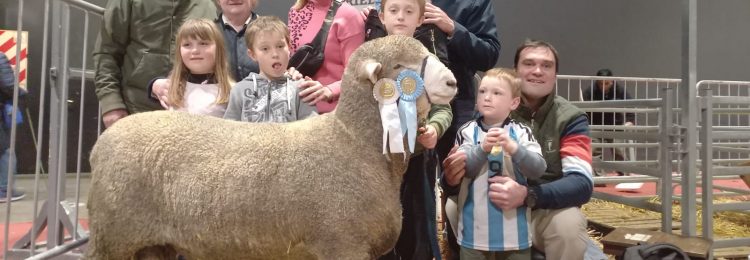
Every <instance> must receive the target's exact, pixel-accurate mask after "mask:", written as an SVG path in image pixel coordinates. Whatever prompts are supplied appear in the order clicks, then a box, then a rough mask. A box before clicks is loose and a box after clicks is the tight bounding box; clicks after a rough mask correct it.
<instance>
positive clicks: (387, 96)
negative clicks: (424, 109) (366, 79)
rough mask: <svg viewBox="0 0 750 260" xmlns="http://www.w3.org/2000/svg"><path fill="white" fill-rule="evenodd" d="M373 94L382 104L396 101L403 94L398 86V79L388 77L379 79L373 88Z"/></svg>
mask: <svg viewBox="0 0 750 260" xmlns="http://www.w3.org/2000/svg"><path fill="white" fill-rule="evenodd" d="M372 94H373V96H374V97H375V99H376V100H377V101H378V102H379V103H381V104H392V103H395V102H396V101H397V100H398V98H399V96H401V93H399V92H398V89H397V88H396V81H394V80H392V79H388V78H383V79H380V80H378V82H376V83H375V86H374V87H373V89H372Z"/></svg>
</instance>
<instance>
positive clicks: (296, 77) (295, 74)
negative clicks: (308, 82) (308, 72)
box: [286, 67, 304, 80]
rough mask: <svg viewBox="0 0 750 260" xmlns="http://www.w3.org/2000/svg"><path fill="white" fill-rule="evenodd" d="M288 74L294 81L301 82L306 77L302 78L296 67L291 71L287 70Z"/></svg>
mask: <svg viewBox="0 0 750 260" xmlns="http://www.w3.org/2000/svg"><path fill="white" fill-rule="evenodd" d="M286 73H287V74H288V75H289V77H290V78H291V79H292V80H300V79H302V78H304V76H302V73H300V72H299V71H298V70H297V68H295V67H289V69H287V70H286Z"/></svg>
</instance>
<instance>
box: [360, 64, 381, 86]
mask: <svg viewBox="0 0 750 260" xmlns="http://www.w3.org/2000/svg"><path fill="white" fill-rule="evenodd" d="M362 66H363V67H364V70H363V74H362V75H360V77H362V78H367V79H369V80H370V81H371V82H372V84H375V82H377V81H378V74H379V73H380V68H382V67H383V65H381V64H380V63H379V62H376V61H374V60H367V61H365V62H364V65H362Z"/></svg>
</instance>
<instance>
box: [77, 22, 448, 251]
mask: <svg viewBox="0 0 750 260" xmlns="http://www.w3.org/2000/svg"><path fill="white" fill-rule="evenodd" d="M428 58H429V59H436V58H435V57H434V56H430V54H429V52H428V51H427V50H426V49H425V48H424V47H422V45H421V44H420V43H419V42H418V41H416V40H414V39H412V38H409V37H401V36H389V37H385V38H382V39H378V40H375V41H371V42H368V43H366V44H364V45H362V47H360V48H359V49H358V50H357V51H355V53H354V54H353V55H352V57H351V61H350V63H349V65H348V67H347V69H346V72H345V73H344V77H343V83H342V94H341V99H340V102H339V105H338V108H337V109H336V110H335V112H332V113H328V114H325V115H321V116H317V117H311V118H308V119H305V120H301V121H295V122H292V123H283V124H282V123H253V124H248V123H244V122H236V121H230V120H223V119H219V118H213V117H207V116H197V115H190V114H188V113H183V112H170V111H158V112H149V113H140V114H135V115H132V116H128V117H126V118H124V119H122V120H120V121H118V122H117V123H116V124H114V125H113V126H112V127H111V128H109V129H107V130H106V131H105V132H104V133H103V134H102V136H101V137H100V138H99V140H98V141H97V143H96V145H95V147H94V150H93V152H92V154H91V158H90V162H91V167H92V172H93V173H92V184H91V191H90V192H89V200H88V204H87V205H88V209H89V216H90V230H91V239H90V242H89V243H90V244H89V247H88V250H87V257H88V258H89V259H130V258H133V257H135V258H146V257H151V258H156V259H175V255H176V254H180V255H183V256H185V257H186V258H187V259H316V258H317V259H373V258H376V257H377V256H380V255H382V254H384V253H385V252H386V251H388V250H389V249H390V248H392V247H393V246H394V244H395V243H396V240H397V239H398V235H399V231H400V229H401V226H400V225H401V206H400V204H399V203H400V202H399V187H400V184H401V181H402V175H403V173H404V171H405V169H406V164H405V161H404V160H402V158H404V156H403V155H401V154H393V155H390V156H386V155H384V154H383V152H382V129H381V122H380V115H379V112H378V103H377V101H376V100H375V99H374V98H373V83H374V82H375V81H376V80H377V79H380V78H395V77H396V75H398V73H399V71H401V70H404V69H411V70H415V71H419V70H420V69H421V66H423V65H422V64H423V61H425V59H428ZM424 64H426V62H425V63H424ZM430 64H440V63H439V62H430ZM425 66H426V68H425V69H426V70H428V71H430V72H432V73H433V74H431V75H437V76H434V77H431V78H430V79H426V84H425V86H426V91H425V92H426V93H427V95H429V97H430V98H429V100H430V102H432V103H436V104H447V103H448V102H450V99H451V98H452V97H453V96H454V95H455V93H456V88H455V78H453V75H452V73H450V70H448V69H447V68H445V67H444V66H443V65H442V64H440V65H434V66H433V65H430V66H427V65H425ZM428 84H429V85H428ZM422 116H424V115H422ZM387 157H390V158H391V160H388V159H387Z"/></svg>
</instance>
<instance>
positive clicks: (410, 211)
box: [379, 0, 453, 259]
mask: <svg viewBox="0 0 750 260" xmlns="http://www.w3.org/2000/svg"><path fill="white" fill-rule="evenodd" d="M424 9H425V0H383V1H382V8H381V12H380V13H379V17H380V21H381V22H382V23H383V26H384V27H385V30H386V32H387V33H388V35H404V36H409V37H413V36H414V32H415V31H416V29H417V27H418V26H419V25H421V24H422V21H423V20H424ZM452 118H453V113H452V112H451V108H450V106H449V105H432V106H431V107H430V112H429V116H428V117H427V120H426V122H425V123H424V125H420V126H419V129H418V132H419V135H418V136H417V142H418V143H419V145H417V149H415V150H414V154H413V155H412V157H411V159H410V161H409V166H408V168H407V170H406V174H405V175H404V181H403V184H402V187H401V204H402V207H403V215H404V217H403V219H402V225H401V227H402V228H401V234H400V236H399V239H398V242H397V243H396V247H395V248H394V250H393V251H392V252H389V253H387V254H386V255H384V256H383V257H381V258H380V259H432V258H433V257H436V258H437V257H439V256H440V250H439V248H438V245H437V225H436V221H435V215H436V214H435V208H436V203H435V194H434V190H435V189H434V186H433V185H434V183H435V175H434V173H435V167H436V163H435V162H433V163H435V164H431V163H427V165H425V159H428V160H430V159H432V158H434V156H425V155H424V154H422V151H423V150H424V149H433V148H435V145H436V144H437V141H438V139H439V138H440V137H441V136H442V135H443V133H444V132H445V130H446V129H447V128H448V127H449V126H450V125H451V120H452Z"/></svg>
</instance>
